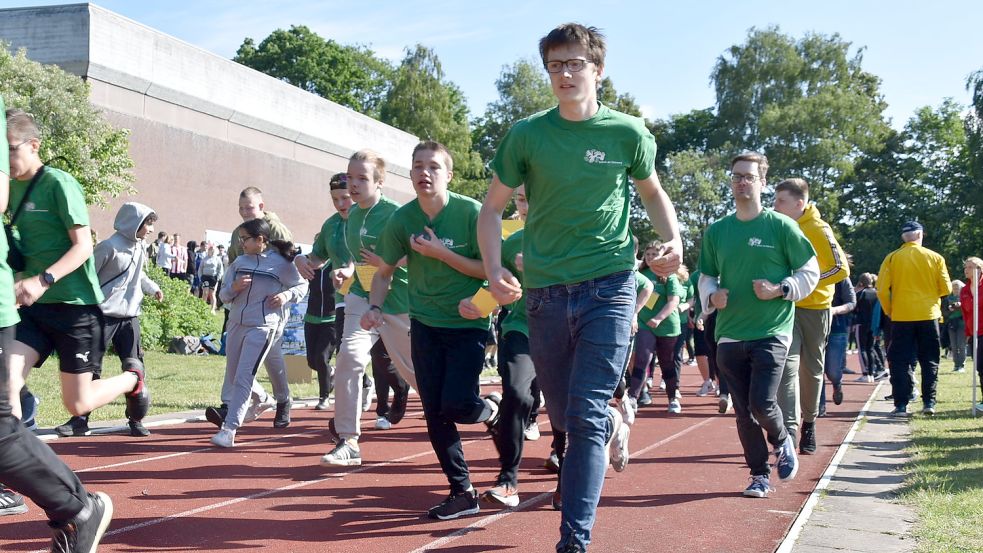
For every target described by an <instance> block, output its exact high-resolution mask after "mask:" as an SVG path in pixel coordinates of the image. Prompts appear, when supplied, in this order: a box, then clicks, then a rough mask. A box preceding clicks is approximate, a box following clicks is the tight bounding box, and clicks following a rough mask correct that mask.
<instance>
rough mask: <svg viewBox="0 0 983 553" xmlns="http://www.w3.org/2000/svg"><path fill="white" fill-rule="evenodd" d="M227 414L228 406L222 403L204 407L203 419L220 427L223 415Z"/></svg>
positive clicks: (223, 419) (223, 420)
mask: <svg viewBox="0 0 983 553" xmlns="http://www.w3.org/2000/svg"><path fill="white" fill-rule="evenodd" d="M228 414H229V408H228V407H225V406H224V405H223V406H221V407H205V420H207V421H208V422H210V423H212V424H214V425H215V426H217V427H219V428H222V424H223V423H224V422H225V417H226V416H227V415H228Z"/></svg>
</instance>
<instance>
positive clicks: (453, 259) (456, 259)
mask: <svg viewBox="0 0 983 553" xmlns="http://www.w3.org/2000/svg"><path fill="white" fill-rule="evenodd" d="M499 224H501V223H499ZM425 229H426V231H427V235H428V236H426V237H424V236H413V237H412V238H410V247H411V248H413V251H415V252H417V253H419V254H421V255H425V256H427V257H432V258H434V259H437V260H439V261H443V262H444V263H445V264H446V265H448V266H449V267H451V268H452V269H454V270H455V271H457V272H459V273H461V274H464V275H467V276H469V277H474V278H480V279H482V280H484V279H485V268H484V266H483V265H482V262H481V260H480V259H471V258H470V257H464V256H463V255H461V254H458V253H455V252H452V251H451V250H449V249H448V248H447V247H446V246H444V243H443V242H441V241H440V238H438V237H437V235H436V234H434V232H433V229H432V228H430V227H425ZM499 252H501V242H500V243H499ZM499 255H501V253H499Z"/></svg>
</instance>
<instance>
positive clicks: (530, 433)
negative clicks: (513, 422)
mask: <svg viewBox="0 0 983 553" xmlns="http://www.w3.org/2000/svg"><path fill="white" fill-rule="evenodd" d="M540 436H541V435H540V433H539V424H538V423H535V422H531V423H529V424H527V425H526V429H525V430H523V431H522V437H523V438H525V440H526V441H529V442H535V441H536V440H538V439H539V438H540Z"/></svg>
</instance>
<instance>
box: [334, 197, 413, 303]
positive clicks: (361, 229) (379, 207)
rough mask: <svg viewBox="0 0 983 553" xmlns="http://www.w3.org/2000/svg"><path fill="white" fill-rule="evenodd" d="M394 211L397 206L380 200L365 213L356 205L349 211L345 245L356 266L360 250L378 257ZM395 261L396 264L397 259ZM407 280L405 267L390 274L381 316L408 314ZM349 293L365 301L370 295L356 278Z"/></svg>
mask: <svg viewBox="0 0 983 553" xmlns="http://www.w3.org/2000/svg"><path fill="white" fill-rule="evenodd" d="M397 209H399V204H397V203H396V202H394V201H392V200H390V199H389V198H387V197H385V196H383V197H382V198H380V199H379V201H378V202H377V203H376V204H375V205H374V206H372V207H370V208H368V209H362V208H360V207H358V204H355V205H353V206H352V207H351V209H350V210H348V223H347V224H346V225H345V243H346V244H347V246H348V251H349V253H350V255H351V256H352V258H353V259H354V261H355V263H360V262H361V260H362V254H361V251H362V249H363V248H364V249H367V250H369V251H372V252H375V253H376V254H377V255H378V254H379V251H378V250H377V249H376V248H377V244H378V243H379V239H380V238H381V237H382V232H383V231H384V230H385V229H386V225H387V224H388V223H389V220H390V219H391V218H392V216H393V214H394V213H396V210H397ZM396 261H397V262H398V261H399V259H396ZM393 264H395V262H393ZM406 278H407V273H406V267H397V268H396V271H395V272H394V273H393V281H392V284H391V285H390V286H389V295H388V296H386V301H385V303H383V304H382V306H381V307H382V311H383V313H389V314H391V315H399V314H402V313H406V312H407V300H406ZM348 292H349V293H350V294H355V295H357V296H361V297H363V298H365V299H368V298H369V293H368V292H366V291H365V289H363V288H362V284H361V283H360V282H359V281H358V277H357V276H356V278H355V282H353V283H352V287H351V288H350V289H349V290H348Z"/></svg>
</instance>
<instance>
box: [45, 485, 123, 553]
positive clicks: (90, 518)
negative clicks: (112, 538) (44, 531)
mask: <svg viewBox="0 0 983 553" xmlns="http://www.w3.org/2000/svg"><path fill="white" fill-rule="evenodd" d="M111 520H113V501H112V500H111V499H109V496H108V495H106V494H104V493H102V492H98V493H94V494H92V493H90V494H89V504H88V505H86V506H85V508H83V509H82V512H80V513H79V514H78V515H76V516H75V518H73V519H72V520H69V521H68V522H49V523H48V526H50V527H51V551H52V553H95V551H96V548H97V547H99V542H100V541H101V540H102V535H103V534H105V533H106V528H108V527H109V522H110V521H111Z"/></svg>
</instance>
